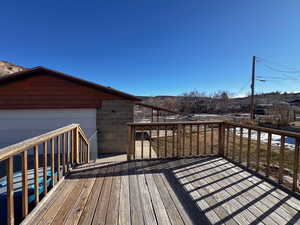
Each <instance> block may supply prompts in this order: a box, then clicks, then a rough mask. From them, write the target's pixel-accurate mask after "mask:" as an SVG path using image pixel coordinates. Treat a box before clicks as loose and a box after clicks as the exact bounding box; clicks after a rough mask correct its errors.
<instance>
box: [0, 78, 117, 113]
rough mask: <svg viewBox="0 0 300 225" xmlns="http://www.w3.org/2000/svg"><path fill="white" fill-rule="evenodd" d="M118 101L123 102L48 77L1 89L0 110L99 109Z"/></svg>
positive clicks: (20, 81)
mask: <svg viewBox="0 0 300 225" xmlns="http://www.w3.org/2000/svg"><path fill="white" fill-rule="evenodd" d="M114 99H122V98H121V97H119V96H115V95H112V94H109V93H105V92H102V91H100V90H97V89H94V88H90V87H87V86H83V85H80V84H78V83H75V82H71V81H68V80H65V79H62V78H59V77H55V76H51V75H48V74H38V75H35V76H31V77H28V78H24V79H21V80H17V81H14V82H10V83H5V84H2V85H0V109H53V108H56V109H57V108H95V109H96V108H99V107H100V106H101V102H102V100H114Z"/></svg>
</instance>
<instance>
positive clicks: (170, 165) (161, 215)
mask: <svg viewBox="0 0 300 225" xmlns="http://www.w3.org/2000/svg"><path fill="white" fill-rule="evenodd" d="M299 210H300V200H299V199H297V198H295V197H292V196H291V195H289V194H288V193H286V192H284V191H283V190H281V189H279V188H278V187H275V186H273V185H272V184H270V183H268V182H267V181H265V180H262V179H261V178H259V177H257V176H255V175H254V174H251V173H249V172H247V171H245V170H243V169H242V168H241V167H239V166H237V165H235V164H232V163H231V162H229V161H227V160H226V159H223V158H220V157H206V158H200V157H198V158H197V157H195V158H186V159H178V160H147V161H130V162H111V163H109V164H102V163H98V164H90V165H88V166H84V167H80V168H78V169H75V170H74V171H72V173H71V175H70V176H69V177H67V178H66V179H65V180H64V181H63V183H62V184H61V185H60V186H59V187H58V188H57V190H56V191H55V192H53V193H52V195H51V196H50V197H49V198H48V199H47V201H46V202H45V203H44V204H43V207H41V208H39V209H38V210H37V211H36V213H35V214H34V215H33V216H32V218H31V219H30V221H29V220H28V221H27V222H28V223H27V224H58V225H60V224H82V225H90V224H103V225H131V224H132V225H165V224H166V225H196V224H201V225H202V224H203V225H206V224H216V225H221V224H228V225H248V224H251V225H254V224H265V225H268V224H275V225H276V224H277V225H279V224H280V225H281V224H300V211H299Z"/></svg>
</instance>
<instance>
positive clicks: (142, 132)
mask: <svg viewBox="0 0 300 225" xmlns="http://www.w3.org/2000/svg"><path fill="white" fill-rule="evenodd" d="M141 134H142V154H141V158H142V159H143V158H144V127H142V128H141Z"/></svg>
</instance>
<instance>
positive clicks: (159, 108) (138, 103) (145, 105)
mask: <svg viewBox="0 0 300 225" xmlns="http://www.w3.org/2000/svg"><path fill="white" fill-rule="evenodd" d="M135 104H136V105H140V106H143V107H146V108H151V109H154V110H157V111H164V112H168V113H173V114H180V113H179V112H176V111H173V110H169V109H165V108H163V107H159V106H154V105H150V104H146V103H142V102H136V103H135Z"/></svg>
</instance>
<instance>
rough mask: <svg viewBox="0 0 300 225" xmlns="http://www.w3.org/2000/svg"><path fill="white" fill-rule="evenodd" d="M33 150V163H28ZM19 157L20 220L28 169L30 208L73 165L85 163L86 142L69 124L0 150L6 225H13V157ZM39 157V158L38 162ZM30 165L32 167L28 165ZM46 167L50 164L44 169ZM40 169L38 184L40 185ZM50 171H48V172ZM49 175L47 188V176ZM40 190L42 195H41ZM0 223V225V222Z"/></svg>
mask: <svg viewBox="0 0 300 225" xmlns="http://www.w3.org/2000/svg"><path fill="white" fill-rule="evenodd" d="M31 151H33V161H30V160H28V158H29V157H30V156H32V155H30V153H31ZM20 155H21V164H22V168H21V173H22V219H24V218H25V217H26V216H27V215H28V213H29V201H28V197H29V194H28V186H29V184H28V172H29V170H28V167H33V171H34V178H33V180H34V182H33V185H34V205H35V206H36V205H38V203H39V202H40V198H41V196H46V195H47V194H48V192H49V190H48V189H49V188H53V187H54V186H55V185H56V184H57V183H58V182H59V181H60V180H63V177H64V176H65V175H67V174H68V173H69V171H70V170H71V169H72V168H73V167H74V166H75V165H76V164H82V163H86V162H88V161H89V141H88V139H87V138H86V136H85V134H84V132H83V131H82V129H81V128H80V127H79V125H78V124H72V125H69V126H66V127H62V128H60V129H57V130H54V131H51V132H49V133H46V134H43V135H40V136H37V137H34V138H31V139H27V140H25V141H22V142H20V143H17V144H14V145H11V146H8V147H5V148H2V149H0V163H1V162H5V163H6V183H7V191H6V192H7V197H6V198H7V224H15V215H14V213H15V210H14V208H15V205H14V203H15V201H14V172H15V168H14V157H17V156H20ZM40 157H41V159H40ZM31 164H33V165H31ZM48 165H50V166H49V167H48ZM40 170H42V184H40V183H39V182H40V180H41V179H40V178H41V176H40ZM49 170H50V171H49ZM49 172H50V174H51V185H50V186H49V183H48V180H49V179H48V177H47V176H48V175H47V174H49ZM41 190H43V193H42V194H41ZM1 224H2V222H1Z"/></svg>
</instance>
